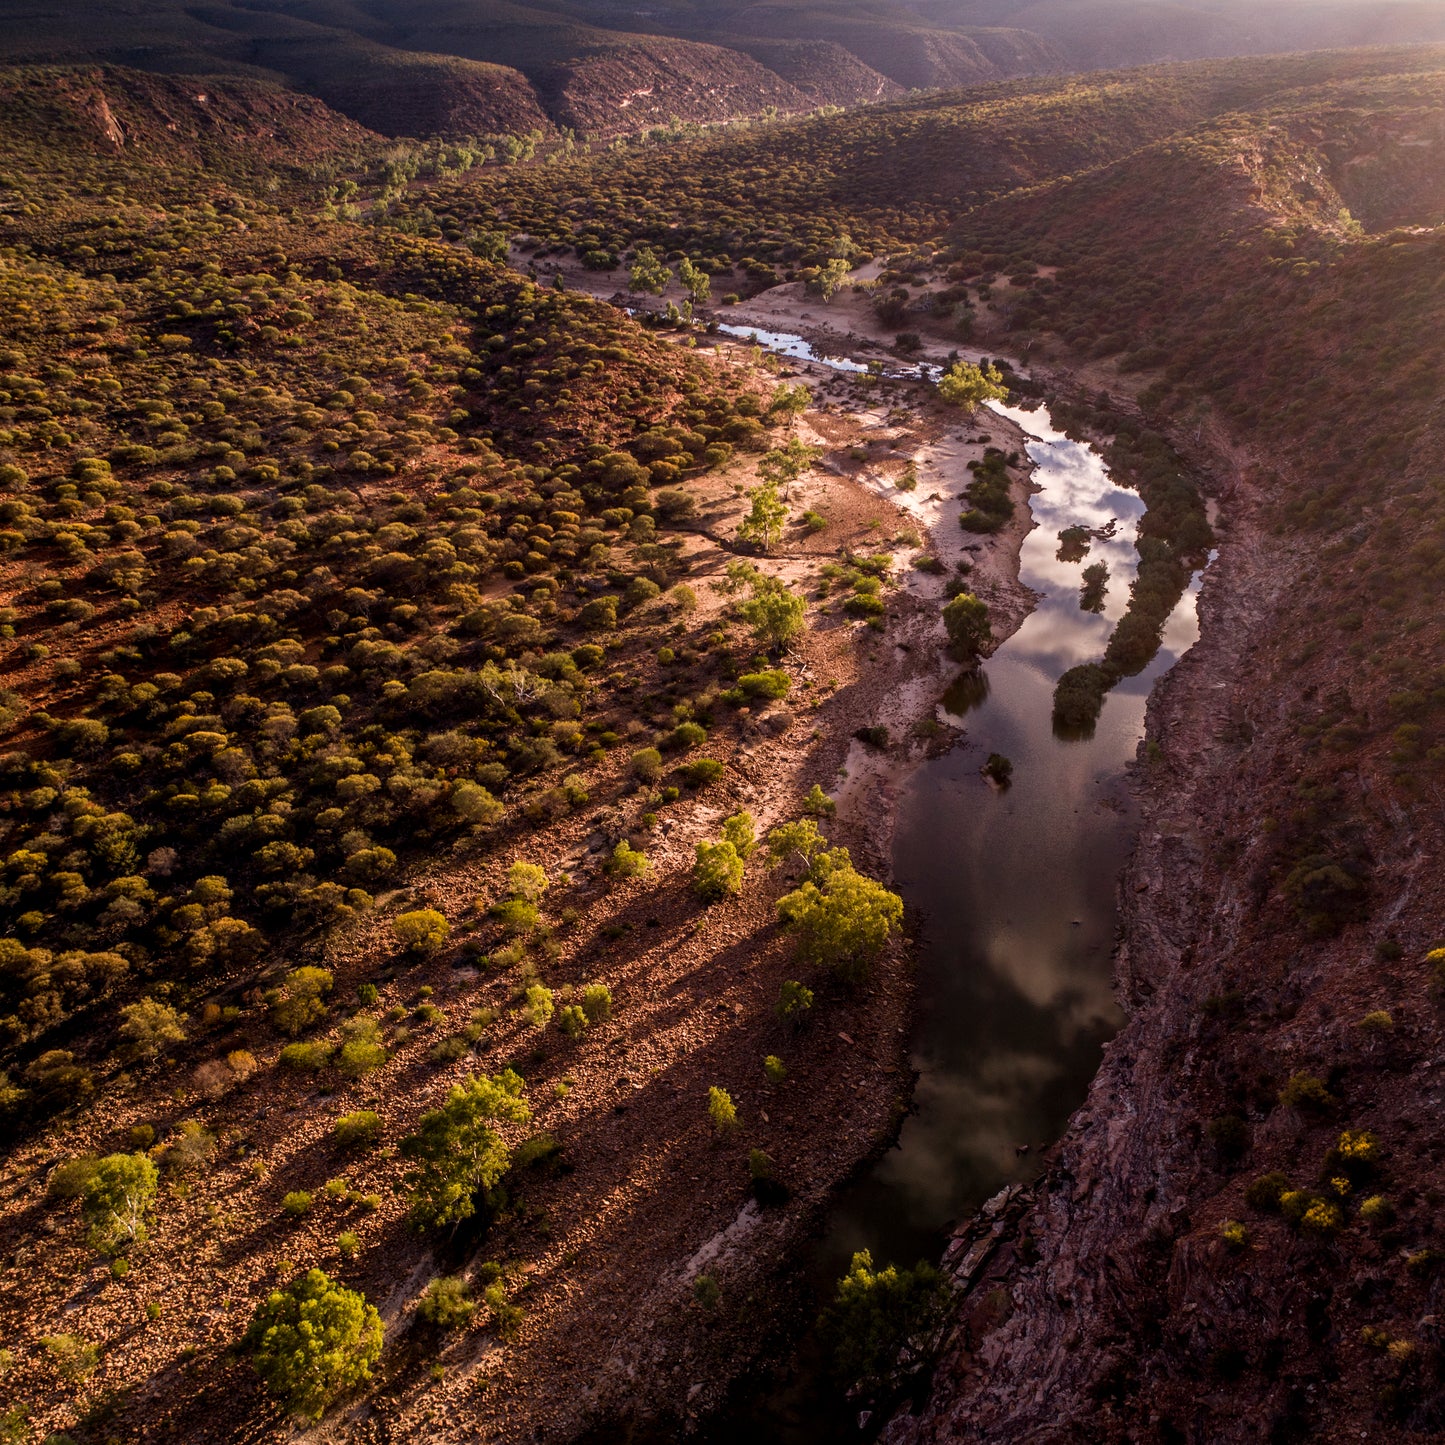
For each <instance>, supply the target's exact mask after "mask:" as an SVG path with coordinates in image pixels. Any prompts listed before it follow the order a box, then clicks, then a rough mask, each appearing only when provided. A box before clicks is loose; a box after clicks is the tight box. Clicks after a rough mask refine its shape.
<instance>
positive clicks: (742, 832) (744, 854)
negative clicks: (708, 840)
mask: <svg viewBox="0 0 1445 1445" xmlns="http://www.w3.org/2000/svg"><path fill="white" fill-rule="evenodd" d="M722 838H723V842H724V843H731V844H732V845H733V847H734V849H736V851H737V855H738V857H739V858H742V859H743V860H744V861H746V860H747V859H748V858H751V857H752V855H753V853H754V852H755V851H756V849H757V846H758V835H757V831H756V830H755V829H754V827H753V815H752V814H751V813H749V812H748V811H747V809H746V808H744V809H742V810H741V811H739V812H736V813H734V814H733V815H732V816H731V817H729V818H725V819H723V825H722Z"/></svg>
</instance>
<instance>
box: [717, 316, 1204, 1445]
mask: <svg viewBox="0 0 1445 1445" xmlns="http://www.w3.org/2000/svg"><path fill="white" fill-rule="evenodd" d="M727 329H729V330H735V331H737V332H739V333H742V334H756V335H757V337H758V340H759V341H760V342H761V343H762V344H763V345H764V346H767V347H769V348H770V349H773V350H777V351H779V352H781V353H782V354H784V355H788V356H793V357H797V358H799V359H807V360H814V361H819V362H822V363H823V364H825V365H829V366H832V367H834V368H835V369H838V370H842V371H850V372H855V371H860V370H862V369H863V368H862V367H861V366H860V365H859V364H858V363H857V362H852V361H848V360H846V359H840V358H837V357H829V356H825V355H819V354H817V353H816V352H815V351H814V350H813V348H812V347H811V346H810V345H809V343H808V342H807V341H806V340H805V339H804V338H802V337H800V336H792V335H784V334H772V333H766V334H765V333H751V332H748V331H747V330H746V329H745V328H727ZM911 371H912V374H913V375H915V376H917V375H920V374H921V375H923V376H924V377H927V376H928V375H929V369H926V368H916V369H911ZM994 410H995V411H997V412H999V413H1001V414H1002V415H1004V416H1007V417H1009V418H1011V419H1012V420H1014V421H1016V422H1018V423H1019V425H1020V426H1022V427H1023V428H1024V430H1025V431H1026V432H1027V433H1028V434H1029V437H1030V440H1029V442H1028V452H1029V456H1030V457H1031V458H1032V460H1033V462H1034V463H1035V472H1034V482H1035V484H1036V485H1037V486H1038V488H1039V490H1038V491H1037V493H1036V494H1035V495H1034V496H1033V497H1032V498H1031V503H1030V505H1031V508H1032V512H1033V517H1034V521H1035V523H1036V526H1035V529H1034V530H1033V531H1032V532H1031V533H1030V534H1029V536H1028V538H1027V540H1026V541H1025V543H1024V546H1023V552H1022V558H1021V578H1022V581H1023V583H1024V585H1025V586H1027V587H1029V588H1031V589H1033V591H1034V592H1035V593H1036V594H1038V603H1037V606H1036V607H1035V609H1034V611H1033V612H1032V613H1031V614H1030V616H1029V617H1028V619H1027V620H1026V621H1025V622H1024V624H1023V626H1022V627H1021V628H1020V629H1019V631H1018V632H1017V633H1015V634H1014V636H1013V637H1012V638H1010V639H1009V640H1008V641H1007V642H1006V643H1004V644H1003V646H1002V647H1000V648H999V650H998V651H997V652H996V653H995V654H994V656H993V657H992V658H990V659H989V660H988V662H987V663H985V664H984V666H983V668H982V670H981V672H979V673H978V674H975V675H973V676H971V677H966V678H962V679H960V681H959V682H958V683H957V684H955V686H954V687H953V688H952V689H950V691H949V692H948V693H947V694H946V695H945V696H944V698H943V699H941V701H940V706H941V707H942V708H944V710H945V711H947V712H949V713H952V714H953V715H954V718H955V719H959V718H962V719H964V725H965V727H966V729H967V737H966V739H965V741H964V742H963V743H962V744H960V745H959V746H957V747H955V748H953V749H952V750H951V751H950V752H948V753H947V754H945V755H944V756H943V757H939V758H935V759H933V760H931V761H928V762H925V763H924V764H922V765H921V766H920V767H919V768H918V769H917V770H916V772H915V773H914V774H913V775H912V778H911V779H910V781H909V784H908V786H907V788H906V791H905V793H904V794H903V796H902V797H901V799H900V805H899V814H898V825H897V830H896V835H895V846H894V857H893V863H894V876H895V887H897V889H898V890H899V891H900V892H901V893H902V894H903V897H904V899H905V901H906V902H907V904H908V905H909V906H910V909H911V910H912V911H913V912H914V913H915V915H916V916H917V917H919V918H920V919H921V929H920V934H919V948H918V977H917V1008H916V1021H915V1025H914V1033H913V1038H912V1041H911V1049H912V1063H913V1067H914V1068H915V1069H916V1070H917V1074H918V1082H917V1087H916V1089H915V1092H914V1106H915V1107H914V1112H913V1113H912V1114H910V1116H909V1117H908V1118H907V1120H906V1121H905V1122H904V1125H903V1128H902V1131H901V1133H900V1136H899V1139H898V1143H897V1146H896V1147H895V1148H893V1149H891V1150H889V1151H888V1152H887V1153H886V1154H885V1155H884V1156H883V1157H882V1158H881V1159H879V1160H878V1161H877V1162H876V1163H875V1164H874V1165H873V1166H871V1167H870V1168H869V1169H868V1170H866V1171H864V1173H863V1174H862V1175H861V1177H860V1178H858V1179H857V1180H856V1181H855V1182H854V1183H853V1184H852V1185H851V1186H850V1187H849V1188H848V1189H847V1190H845V1191H844V1193H843V1195H842V1197H841V1198H840V1199H839V1201H838V1203H837V1205H836V1206H835V1208H834V1209H833V1211H832V1213H831V1215H830V1218H829V1221H828V1226H827V1229H826V1231H825V1233H824V1235H823V1237H822V1239H821V1240H820V1241H819V1243H818V1245H817V1247H816V1249H815V1251H814V1254H813V1258H812V1260H811V1268H810V1271H809V1272H810V1275H811V1279H812V1283H813V1286H814V1288H815V1289H816V1290H817V1292H818V1298H819V1302H820V1303H821V1302H822V1300H823V1299H824V1298H825V1297H826V1294H827V1292H828V1291H829V1290H830V1288H831V1284H832V1282H833V1281H834V1280H836V1279H837V1277H838V1276H839V1275H840V1274H841V1273H842V1272H843V1271H844V1270H845V1269H846V1268H847V1265H848V1261H849V1258H850V1256H851V1255H852V1253H853V1252H854V1251H855V1250H858V1249H868V1250H870V1251H871V1252H872V1255H873V1258H874V1261H875V1263H878V1264H882V1263H884V1262H887V1261H893V1262H896V1263H899V1264H903V1265H911V1264H913V1263H914V1262H915V1261H917V1260H918V1259H930V1260H934V1261H936V1260H937V1259H938V1257H939V1254H940V1252H941V1249H942V1246H943V1243H944V1241H945V1238H946V1232H947V1229H948V1227H949V1226H950V1225H951V1224H952V1223H954V1222H955V1221H957V1220H959V1219H961V1218H964V1217H966V1216H967V1215H969V1214H970V1213H972V1212H973V1211H974V1210H975V1209H977V1208H978V1206H979V1205H981V1204H982V1203H983V1202H984V1201H985V1200H987V1199H988V1198H989V1197H990V1196H991V1195H993V1194H994V1193H996V1192H997V1191H998V1190H999V1189H1000V1188H1002V1187H1003V1186H1004V1185H1006V1184H1008V1183H1010V1182H1013V1181H1016V1180H1025V1179H1028V1178H1031V1177H1033V1176H1034V1175H1035V1174H1036V1173H1037V1171H1038V1169H1039V1168H1040V1163H1039V1151H1040V1148H1041V1146H1043V1145H1046V1144H1048V1143H1050V1142H1052V1141H1053V1140H1055V1139H1057V1138H1058V1137H1059V1135H1060V1134H1061V1133H1062V1131H1063V1130H1064V1128H1065V1126H1066V1124H1067V1122H1068V1119H1069V1116H1070V1115H1071V1114H1072V1113H1073V1112H1074V1110H1075V1109H1077V1108H1078V1107H1079V1105H1080V1104H1081V1103H1082V1102H1083V1100H1084V1097H1085V1095H1086V1093H1087V1092H1088V1087H1089V1083H1090V1080H1091V1079H1092V1078H1093V1076H1094V1074H1095V1073H1096V1072H1097V1070H1098V1067H1099V1062H1100V1058H1101V1050H1102V1048H1103V1045H1104V1043H1105V1042H1106V1041H1107V1040H1108V1039H1109V1038H1110V1037H1111V1036H1112V1035H1113V1033H1114V1032H1115V1031H1116V1030H1117V1028H1118V1027H1119V1024H1120V1022H1121V1019H1120V1014H1119V1010H1118V1007H1117V1005H1116V1003H1115V1000H1114V996H1113V990H1112V986H1111V967H1110V960H1111V954H1112V950H1113V944H1114V933H1115V919H1116V909H1115V887H1116V884H1117V880H1118V877H1119V873H1120V870H1121V869H1122V867H1123V865H1124V862H1125V859H1126V857H1127V855H1128V851H1129V848H1130V845H1131V842H1132V838H1133V828H1134V820H1133V817H1132V814H1131V809H1130V804H1129V798H1128V792H1127V788H1126V784H1125V768H1126V765H1127V764H1128V763H1129V762H1130V760H1132V759H1133V757H1134V756H1135V752H1136V750H1137V748H1138V744H1139V740H1140V738H1141V737H1142V736H1143V732H1144V707H1145V702H1146V700H1147V698H1148V695H1149V692H1150V690H1151V689H1152V687H1153V685H1154V683H1155V682H1156V681H1157V680H1158V679H1159V678H1160V677H1162V676H1163V675H1164V674H1165V673H1166V672H1167V671H1168V670H1169V669H1170V668H1171V667H1172V666H1173V665H1174V663H1175V662H1176V661H1177V660H1178V659H1179V658H1180V657H1181V656H1182V655H1183V654H1184V653H1185V652H1186V651H1187V650H1188V649H1189V648H1190V647H1191V646H1192V645H1193V643H1194V642H1195V640H1196V638H1197V637H1198V622H1197V615H1196V610H1195V600H1196V597H1197V595H1198V589H1199V583H1200V580H1201V577H1200V576H1196V577H1195V578H1194V579H1193V582H1192V583H1191V586H1190V588H1189V590H1188V592H1187V593H1186V594H1185V596H1184V598H1183V600H1182V601H1181V602H1180V604H1179V606H1178V607H1177V608H1176V610H1175V612H1174V614H1173V616H1172V617H1171V618H1170V620H1169V622H1168V624H1167V626H1166V629H1165V633H1164V640H1163V645H1162V646H1161V647H1160V649H1159V653H1158V655H1157V656H1156V657H1155V659H1154V661H1153V662H1152V663H1151V664H1150V666H1149V667H1148V668H1147V669H1146V670H1145V671H1144V672H1142V673H1141V674H1140V675H1139V676H1137V677H1133V678H1128V679H1125V680H1124V681H1123V682H1122V683H1121V684H1120V685H1119V686H1118V687H1117V688H1116V689H1115V690H1114V691H1113V692H1111V693H1110V694H1109V695H1108V697H1107V698H1106V700H1105V703H1104V708H1103V712H1102V714H1101V716H1100V718H1099V721H1098V725H1097V726H1096V727H1095V728H1094V730H1093V732H1092V734H1091V735H1090V736H1088V737H1078V736H1074V737H1061V736H1057V735H1056V733H1055V730H1054V726H1053V689H1054V684H1055V683H1056V682H1057V681H1058V679H1059V677H1060V676H1061V675H1062V674H1063V673H1064V672H1066V671H1067V670H1068V669H1069V668H1070V667H1073V666H1074V665H1076V664H1077V663H1082V662H1088V661H1097V660H1098V659H1100V658H1101V657H1102V656H1103V652H1104V647H1105V644H1106V643H1107V641H1108V638H1109V634H1110V632H1111V630H1112V628H1113V626H1114V623H1115V622H1117V621H1118V619H1119V618H1120V617H1121V616H1122V615H1123V613H1124V610H1125V607H1126V606H1127V603H1128V597H1129V584H1130V583H1131V582H1132V580H1133V578H1134V574H1135V570H1136V567H1137V564H1138V555H1137V553H1136V551H1135V548H1134V541H1135V533H1136V529H1137V526H1138V522H1139V519H1140V517H1141V516H1142V515H1143V513H1144V504H1143V502H1142V500H1141V499H1140V498H1139V496H1138V495H1137V494H1136V493H1135V492H1133V491H1130V490H1128V489H1127V488H1125V487H1122V486H1120V485H1119V484H1118V483H1116V482H1115V481H1114V480H1113V479H1112V478H1111V476H1110V475H1109V472H1108V469H1107V467H1106V466H1105V465H1104V461H1103V458H1102V457H1101V456H1100V455H1099V454H1098V452H1096V451H1095V450H1094V449H1093V448H1092V447H1090V446H1087V445H1084V444H1082V443H1079V442H1074V441H1070V440H1069V438H1068V437H1066V436H1064V435H1063V433H1062V432H1060V431H1058V430H1057V429H1056V428H1055V427H1054V425H1053V423H1052V419H1051V417H1050V415H1049V413H1048V410H1047V408H1039V409H1037V410H1034V411H1024V410H1021V409H1017V408H1012V407H1004V406H998V407H995V408H994ZM980 420H985V419H984V418H982V417H981V418H980ZM1072 526H1082V527H1087V528H1089V529H1091V531H1095V532H1098V531H1103V532H1106V533H1111V535H1106V536H1104V537H1099V536H1095V537H1094V538H1093V539H1092V540H1091V542H1090V546H1089V549H1088V552H1087V555H1085V556H1083V557H1077V556H1075V557H1074V558H1073V559H1072V560H1065V559H1061V557H1060V555H1059V553H1060V545H1059V535H1058V534H1059V533H1060V532H1061V531H1062V530H1064V529H1065V528H1066V527H1072ZM1096 562H1103V563H1105V564H1106V565H1107V566H1108V568H1109V583H1108V591H1107V593H1106V595H1105V598H1104V602H1103V606H1102V608H1101V610H1099V611H1097V612H1090V611H1085V610H1084V609H1083V607H1082V606H1081V586H1082V582H1083V575H1082V574H1083V569H1084V568H1085V567H1086V566H1088V565H1089V564H1091V563H1096ZM995 752H996V753H1002V754H1003V755H1004V756H1006V757H1008V758H1009V759H1010V760H1011V761H1012V763H1013V765H1014V768H1013V781H1012V783H1011V785H1010V786H1009V787H1007V788H1006V789H1002V790H1000V789H997V788H994V787H992V786H991V785H990V784H989V783H988V782H987V781H985V779H984V778H983V777H982V775H981V774H980V771H979V769H980V765H981V764H982V762H983V761H984V759H985V758H986V757H987V756H988V755H989V754H990V753H995ZM1023 1145H1027V1146H1028V1150H1027V1152H1021V1149H1020V1146H1023ZM857 1438H858V1436H857V1430H856V1423H855V1421H854V1419H853V1417H852V1414H851V1411H849V1410H848V1409H847V1407H846V1406H845V1405H844V1403H843V1402H842V1401H840V1400H839V1399H838V1397H837V1395H836V1392H834V1391H833V1390H831V1388H830V1387H829V1386H828V1384H827V1381H826V1378H825V1374H824V1371H823V1369H822V1361H821V1359H820V1357H819V1350H818V1345H817V1341H816V1340H815V1339H811V1338H809V1339H805V1340H804V1341H803V1342H802V1344H801V1345H800V1348H799V1354H798V1356H797V1358H796V1360H795V1361H794V1362H793V1366H792V1368H789V1369H787V1370H786V1371H780V1373H779V1375H778V1376H777V1377H776V1378H774V1379H772V1380H770V1381H768V1382H766V1383H764V1382H761V1381H757V1382H754V1386H753V1388H752V1390H751V1391H749V1392H747V1393H746V1394H745V1396H744V1397H743V1398H742V1399H740V1400H739V1401H738V1402H737V1405H736V1407H735V1408H734V1409H733V1410H730V1411H728V1412H726V1413H725V1415H724V1416H723V1417H721V1418H719V1419H718V1420H716V1421H715V1422H713V1427H712V1428H711V1429H709V1430H708V1431H707V1432H706V1439H707V1440H708V1441H709V1442H712V1445H723V1442H728V1441H733V1440H737V1441H742V1440H747V1441H748V1442H750V1445H831V1442H834V1441H841V1440H845V1439H854V1440H856V1439H857Z"/></svg>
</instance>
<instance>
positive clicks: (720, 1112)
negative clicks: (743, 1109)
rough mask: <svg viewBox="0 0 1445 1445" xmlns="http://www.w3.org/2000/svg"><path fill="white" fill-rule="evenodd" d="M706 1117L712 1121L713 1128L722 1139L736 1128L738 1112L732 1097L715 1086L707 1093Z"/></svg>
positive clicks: (724, 1090)
mask: <svg viewBox="0 0 1445 1445" xmlns="http://www.w3.org/2000/svg"><path fill="white" fill-rule="evenodd" d="M707 1116H708V1118H709V1119H711V1120H712V1126H713V1128H714V1129H715V1130H717V1132H718V1133H719V1134H720V1135H723V1136H724V1137H726V1136H727V1135H729V1134H731V1133H733V1131H734V1130H736V1128H737V1127H738V1110H737V1105H736V1104H734V1103H733V1099H732V1095H731V1094H729V1093H728V1091H727V1090H726V1089H719V1088H718V1087H717V1085H716V1084H714V1085H713V1087H712V1088H710V1089H709V1090H708V1091H707Z"/></svg>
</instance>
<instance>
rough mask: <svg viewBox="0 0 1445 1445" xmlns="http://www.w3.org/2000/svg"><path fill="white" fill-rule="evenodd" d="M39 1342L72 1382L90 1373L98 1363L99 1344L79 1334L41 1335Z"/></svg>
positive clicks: (86, 1376) (77, 1381)
mask: <svg viewBox="0 0 1445 1445" xmlns="http://www.w3.org/2000/svg"><path fill="white" fill-rule="evenodd" d="M40 1343H41V1345H42V1346H44V1349H45V1353H46V1354H48V1355H49V1356H50V1358H51V1360H52V1361H53V1362H54V1364H55V1368H56V1369H57V1370H59V1371H60V1373H61V1375H62V1376H64V1378H65V1379H67V1380H69V1381H71V1382H72V1383H73V1384H78V1383H79V1382H80V1381H81V1380H84V1379H86V1378H88V1377H89V1376H90V1375H92V1374H93V1373H94V1372H95V1367H96V1366H97V1365H98V1364H99V1363H100V1346H99V1345H93V1344H91V1343H90V1341H89V1340H87V1339H85V1338H84V1337H83V1336H81V1335H42V1336H41V1337H40Z"/></svg>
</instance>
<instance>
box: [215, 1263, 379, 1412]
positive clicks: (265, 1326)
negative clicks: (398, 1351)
mask: <svg viewBox="0 0 1445 1445" xmlns="http://www.w3.org/2000/svg"><path fill="white" fill-rule="evenodd" d="M383 1334H384V1332H383V1329H382V1324H381V1316H380V1315H379V1314H378V1313H377V1312H376V1309H375V1307H374V1306H372V1305H369V1304H368V1303H367V1302H366V1296H365V1295H364V1294H361V1293H360V1292H359V1291H357V1290H351V1289H347V1288H345V1287H344V1286H343V1285H339V1284H335V1283H333V1282H332V1281H331V1279H330V1278H328V1277H327V1275H325V1274H324V1273H323V1272H322V1271H321V1270H319V1269H312V1270H308V1271H307V1272H306V1273H305V1274H304V1275H302V1276H301V1278H300V1279H298V1280H296V1281H295V1282H294V1283H292V1284H291V1285H289V1286H288V1287H287V1288H286V1289H284V1290H276V1291H275V1292H274V1293H272V1294H271V1295H270V1296H269V1297H268V1298H267V1299H266V1300H264V1301H263V1302H262V1303H261V1304H260V1305H259V1306H257V1309H256V1313H255V1315H254V1316H253V1317H252V1319H251V1325H250V1328H249V1329H248V1330H247V1331H246V1334H245V1338H244V1340H243V1344H244V1346H245V1348H246V1349H247V1350H248V1351H249V1353H250V1355H251V1362H252V1364H253V1365H254V1366H255V1369H256V1373H257V1374H258V1375H260V1377H261V1378H262V1379H263V1380H264V1381H265V1382H266V1386H267V1388H268V1389H270V1391H271V1392H272V1394H274V1395H275V1396H276V1397H277V1398H278V1399H280V1400H281V1401H282V1402H283V1403H285V1404H286V1406H287V1407H288V1408H290V1409H291V1410H294V1411H295V1412H296V1413H297V1414H299V1415H302V1416H305V1417H306V1418H307V1419H309V1420H319V1419H320V1418H321V1416H322V1414H323V1413H324V1412H325V1410H326V1407H327V1405H329V1404H330V1403H331V1401H332V1400H333V1399H335V1397H336V1396H337V1395H338V1394H340V1393H341V1392H342V1391H343V1390H346V1389H350V1388H351V1387H352V1386H354V1385H359V1384H360V1383H361V1382H362V1381H363V1380H366V1379H369V1378H370V1376H371V1367H372V1365H373V1364H374V1363H375V1362H376V1360H377V1358H378V1356H379V1355H380V1354H381V1346H382V1338H383Z"/></svg>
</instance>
